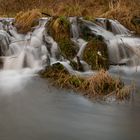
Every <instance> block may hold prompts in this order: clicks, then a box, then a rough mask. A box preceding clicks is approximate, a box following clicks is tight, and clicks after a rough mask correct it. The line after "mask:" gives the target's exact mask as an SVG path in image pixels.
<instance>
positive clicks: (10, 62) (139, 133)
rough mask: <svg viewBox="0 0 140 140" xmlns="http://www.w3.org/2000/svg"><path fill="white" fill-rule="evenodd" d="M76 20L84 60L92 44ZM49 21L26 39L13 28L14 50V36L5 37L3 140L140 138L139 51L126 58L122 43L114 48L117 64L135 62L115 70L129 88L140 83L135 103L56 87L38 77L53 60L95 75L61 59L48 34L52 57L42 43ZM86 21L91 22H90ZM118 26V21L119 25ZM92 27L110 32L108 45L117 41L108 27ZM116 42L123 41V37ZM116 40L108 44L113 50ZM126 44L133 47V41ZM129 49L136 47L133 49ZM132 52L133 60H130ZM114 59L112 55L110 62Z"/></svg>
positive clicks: (0, 84) (0, 90)
mask: <svg viewBox="0 0 140 140" xmlns="http://www.w3.org/2000/svg"><path fill="white" fill-rule="evenodd" d="M11 20H13V19H10V21H11ZM103 20H104V19H98V22H100V23H102V24H103ZM70 21H71V22H72V21H73V23H72V24H73V26H72V28H73V30H72V31H73V36H72V40H73V41H74V42H75V43H77V44H78V45H79V47H80V46H83V47H82V48H81V49H79V50H80V51H79V52H78V55H79V56H80V57H81V58H82V51H83V48H84V45H85V44H86V42H85V41H84V40H82V39H80V38H79V35H78V33H77V31H78V29H76V27H77V26H76V24H77V23H76V21H75V18H72V19H70ZM8 22H9V21H8ZM46 22H47V19H43V20H41V22H40V25H39V26H38V27H37V28H36V29H35V31H34V32H33V33H28V34H27V35H24V36H23V35H19V34H17V32H16V30H15V29H14V27H12V26H11V25H9V26H8V27H7V28H8V30H9V31H10V32H11V33H10V34H12V37H10V39H11V40H10V42H12V43H11V44H10V47H9V48H8V45H7V44H8V42H9V37H8V36H9V35H8V36H7V35H6V34H7V33H4V35H6V36H5V39H1V40H3V41H4V43H3V44H4V46H5V48H4V50H2V52H3V54H5V56H2V57H1V61H2V63H3V66H2V69H1V71H0V140H39V139H40V140H102V139H104V140H118V139H119V140H132V139H134V140H139V139H140V119H139V118H140V109H139V108H140V87H139V85H140V80H139V77H140V71H139V61H138V57H139V56H138V55H137V54H136V55H135V54H132V52H134V51H131V52H130V51H129V50H130V49H127V48H128V47H127V48H126V49H125V50H124V51H125V52H124V54H123V55H120V54H119V50H120V49H118V46H117V43H116V45H115V47H116V48H113V49H115V50H117V51H116V52H117V54H116V57H115V58H114V60H113V63H115V64H116V63H118V64H119V63H121V62H122V61H123V63H127V62H128V61H129V63H128V65H129V64H130V66H111V67H110V70H109V71H110V73H111V74H113V75H118V76H121V77H122V79H123V80H124V82H125V83H126V84H128V83H131V82H135V83H136V92H135V93H134V94H133V95H132V97H131V100H130V101H128V102H123V103H116V102H104V101H94V100H93V101H91V100H89V99H87V98H85V97H83V96H81V95H78V93H75V92H73V91H72V90H65V89H59V88H56V87H54V86H52V85H51V84H50V83H49V82H48V80H46V79H42V78H40V77H39V76H38V75H37V72H38V71H39V70H40V69H42V67H43V66H44V65H45V64H46V63H47V62H48V61H47V60H46V59H49V63H50V64H53V63H55V62H61V64H63V65H64V67H66V69H67V70H68V71H69V72H70V73H71V74H73V73H77V74H79V75H85V74H93V72H91V71H90V70H88V68H87V69H86V71H85V72H83V73H80V72H77V71H74V70H73V69H72V68H71V67H70V65H69V62H68V61H67V60H64V59H63V58H62V57H61V56H59V58H58V57H57V56H58V54H59V53H58V48H57V43H56V42H55V41H54V40H53V39H52V38H51V37H50V36H48V35H47V36H45V40H46V41H47V43H48V44H49V45H48V47H49V46H51V49H50V50H51V53H49V52H48V50H47V49H46V47H45V44H44V43H43V41H42V38H43V37H42V35H43V30H44V25H45V23H46ZM84 23H85V24H88V22H84ZM114 24H115V23H114V22H113V25H114ZM118 24H119V23H118V22H117V24H116V25H117V27H118ZM88 25H89V26H90V28H92V31H93V32H95V30H94V28H96V33H97V34H101V32H102V34H103V36H104V33H105V34H106V33H107V35H108V36H104V37H107V38H105V41H106V42H109V41H110V42H111V43H112V42H113V41H112V40H111V39H110V36H113V39H114V40H115V37H116V35H114V34H113V33H111V32H108V31H105V30H104V28H105V26H103V27H104V28H102V26H100V28H99V27H98V24H97V25H96V26H95V25H92V24H88ZM117 27H116V28H115V29H116V30H117ZM121 27H122V26H121ZM1 28H3V26H1ZM118 28H119V27H118ZM98 29H99V30H98ZM101 29H102V30H101ZM119 29H120V28H119ZM123 29H124V31H125V33H126V32H127V30H126V29H125V28H121V33H122V32H123ZM116 30H115V31H116ZM36 33H37V34H36ZM117 33H118V32H117ZM74 34H75V35H74ZM117 36H118V35H117ZM120 36H121V37H122V35H120ZM2 37H3V36H2ZM116 38H117V40H118V38H119V37H116ZM6 40H7V41H6ZM124 40H125V39H124ZM5 41H6V42H5ZM79 42H80V43H79ZM82 42H83V44H82V45H81V43H82ZM110 42H109V43H108V46H109V47H110V48H111V45H110V44H111V43H110ZM115 42H119V41H115ZM126 42H127V43H128V41H127V40H126ZM133 43H134V41H133ZM133 43H129V44H133ZM137 44H139V41H137ZM40 46H41V47H40ZM127 46H129V47H130V48H132V46H133V45H127ZM137 46H139V45H137ZM7 48H8V49H7ZM5 50H7V51H5ZM109 50H110V51H112V49H109ZM134 50H135V49H134ZM80 52H81V53H80ZM137 52H138V51H137ZM126 53H129V55H131V56H133V58H129V55H125V54H126ZM117 55H118V56H117ZM111 57H112V56H111V54H110V59H111ZM128 59H129V60H128ZM126 60H128V61H126ZM111 63H112V62H111Z"/></svg>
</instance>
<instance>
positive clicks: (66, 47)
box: [58, 38, 76, 60]
mask: <svg viewBox="0 0 140 140" xmlns="http://www.w3.org/2000/svg"><path fill="white" fill-rule="evenodd" d="M58 45H59V48H60V51H61V54H62V55H63V56H64V57H65V58H67V59H69V60H70V59H72V58H74V57H75V56H76V48H75V46H74V44H73V42H72V41H71V40H70V39H68V38H65V39H62V40H59V42H58Z"/></svg>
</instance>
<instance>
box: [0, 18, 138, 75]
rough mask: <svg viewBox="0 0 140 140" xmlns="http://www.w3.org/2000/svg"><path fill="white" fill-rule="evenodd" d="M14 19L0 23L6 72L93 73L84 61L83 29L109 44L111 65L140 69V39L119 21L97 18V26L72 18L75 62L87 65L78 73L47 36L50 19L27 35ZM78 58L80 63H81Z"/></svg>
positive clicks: (1, 64) (0, 65)
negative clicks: (56, 67) (56, 68)
mask: <svg viewBox="0 0 140 140" xmlns="http://www.w3.org/2000/svg"><path fill="white" fill-rule="evenodd" d="M13 20H14V19H12V18H9V19H6V18H3V19H0V68H1V69H2V70H10V69H14V70H22V69H26V68H29V69H41V68H43V67H45V66H47V65H53V64H54V63H61V64H62V65H63V66H64V67H65V68H66V69H67V70H68V71H69V73H71V74H81V73H83V74H85V75H86V74H87V73H88V74H89V73H92V71H91V69H90V66H88V64H87V63H86V62H84V61H83V52H84V50H85V48H86V45H87V43H88V41H87V40H85V39H84V38H82V37H81V30H83V29H81V25H82V26H83V27H86V29H87V28H88V29H89V30H90V34H91V35H93V37H95V36H97V37H102V39H103V41H104V42H105V43H106V44H107V47H108V54H109V60H110V64H111V65H125V66H128V67H129V66H130V67H135V66H140V38H139V37H136V36H135V35H134V34H133V33H132V32H131V31H129V30H128V29H126V28H125V27H124V26H123V25H121V24H120V23H119V22H118V21H116V20H111V19H104V18H97V19H96V20H95V22H92V21H87V20H84V19H83V18H77V17H70V18H69V21H70V24H71V40H72V42H73V43H74V45H75V46H76V47H77V48H78V50H79V51H78V52H77V55H76V56H75V58H74V59H73V60H72V61H75V62H77V63H78V62H79V63H81V64H82V65H83V72H79V71H76V70H74V69H73V68H72V67H71V66H70V60H67V59H66V58H64V57H63V56H62V55H61V51H60V49H59V46H58V44H57V42H56V41H55V40H54V39H53V38H52V37H51V36H50V35H48V33H47V32H46V26H45V25H46V23H47V22H48V20H49V18H42V19H40V21H39V25H37V26H36V27H34V28H33V29H32V31H30V32H28V33H27V34H20V33H18V32H17V30H16V28H15V27H14V25H13V24H12V22H13ZM77 58H78V59H77Z"/></svg>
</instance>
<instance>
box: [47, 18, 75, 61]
mask: <svg viewBox="0 0 140 140" xmlns="http://www.w3.org/2000/svg"><path fill="white" fill-rule="evenodd" d="M47 32H48V34H49V35H50V36H52V37H53V39H54V40H55V41H56V42H57V43H58V46H59V48H60V51H61V53H62V55H63V56H64V57H65V58H67V59H72V58H74V57H75V55H76V53H77V51H76V48H75V46H74V44H73V42H72V41H71V39H70V22H69V19H68V18H67V17H63V16H62V17H54V18H52V19H51V20H50V21H49V23H48V24H47Z"/></svg>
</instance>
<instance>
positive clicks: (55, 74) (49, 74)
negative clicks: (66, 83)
mask: <svg viewBox="0 0 140 140" xmlns="http://www.w3.org/2000/svg"><path fill="white" fill-rule="evenodd" d="M60 73H63V74H68V72H67V71H66V70H65V68H64V66H63V65H62V64H60V63H56V64H53V65H50V66H47V67H46V68H45V69H44V70H41V71H40V72H39V74H40V75H41V77H43V78H51V79H58V78H59V75H60Z"/></svg>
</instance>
